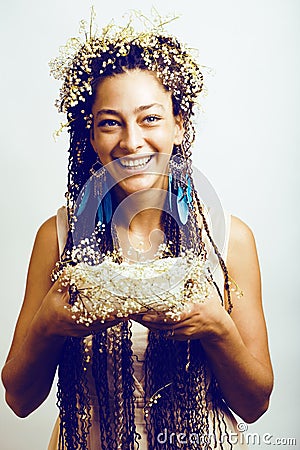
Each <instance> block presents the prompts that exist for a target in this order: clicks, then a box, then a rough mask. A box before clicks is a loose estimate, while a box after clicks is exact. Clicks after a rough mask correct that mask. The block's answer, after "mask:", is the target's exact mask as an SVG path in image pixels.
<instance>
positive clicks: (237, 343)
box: [202, 320, 273, 423]
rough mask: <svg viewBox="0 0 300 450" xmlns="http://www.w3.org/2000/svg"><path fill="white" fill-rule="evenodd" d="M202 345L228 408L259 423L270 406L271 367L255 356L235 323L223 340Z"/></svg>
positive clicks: (230, 322)
mask: <svg viewBox="0 0 300 450" xmlns="http://www.w3.org/2000/svg"><path fill="white" fill-rule="evenodd" d="M202 345H203V348H204V350H205V352H206V354H207V357H208V359H209V361H210V365H211V369H212V371H213V373H214V375H215V377H216V379H217V381H218V384H219V387H220V389H221V391H222V394H223V396H224V399H225V401H226V403H227V404H228V406H229V407H230V408H231V409H232V410H233V411H234V412H235V413H237V414H238V415H239V416H240V417H241V418H242V419H243V420H245V422H248V423H251V422H254V421H255V420H257V419H258V418H259V417H260V416H261V415H262V414H263V413H264V412H265V411H266V409H267V407H268V404H269V397H270V393H271V391H272V387H273V373H272V369H271V366H266V365H263V364H262V363H261V362H260V361H259V360H258V359H256V358H255V357H254V356H253V355H252V354H251V352H250V351H249V349H248V348H247V347H246V346H245V344H244V342H243V340H242V338H241V336H240V334H239V332H238V330H237V328H236V326H235V324H234V322H233V321H232V320H229V321H228V327H227V330H226V331H225V332H224V333H223V334H222V336H221V337H220V338H214V339H207V340H203V342H202Z"/></svg>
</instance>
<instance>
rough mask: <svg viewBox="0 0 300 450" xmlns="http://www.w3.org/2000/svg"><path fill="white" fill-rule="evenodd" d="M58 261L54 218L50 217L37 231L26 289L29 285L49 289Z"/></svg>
mask: <svg viewBox="0 0 300 450" xmlns="http://www.w3.org/2000/svg"><path fill="white" fill-rule="evenodd" d="M58 259H59V249H58V238H57V226H56V216H53V217H50V218H49V219H48V220H46V221H45V222H44V223H43V224H42V225H41V226H40V228H39V229H38V232H37V234H36V238H35V242H34V246H33V250H32V254H31V259H30V264H29V270H28V278H27V289H26V293H27V291H28V288H30V287H31V285H37V284H42V285H44V286H45V289H46V288H48V289H49V288H50V286H51V280H50V275H51V272H52V270H53V267H54V265H55V263H56V261H57V260H58Z"/></svg>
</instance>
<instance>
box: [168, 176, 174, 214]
mask: <svg viewBox="0 0 300 450" xmlns="http://www.w3.org/2000/svg"><path fill="white" fill-rule="evenodd" d="M172 179H173V175H172V173H171V172H169V177H168V180H169V181H168V192H169V208H170V211H172Z"/></svg>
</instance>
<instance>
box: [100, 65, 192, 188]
mask: <svg viewBox="0 0 300 450" xmlns="http://www.w3.org/2000/svg"><path fill="white" fill-rule="evenodd" d="M92 113H93V117H94V124H93V132H92V133H91V144H92V146H93V148H94V150H95V151H96V153H97V154H98V156H99V159H100V161H101V162H102V164H103V165H107V164H109V163H112V164H109V165H108V170H109V172H110V173H111V175H112V176H113V178H114V179H115V180H116V181H117V182H118V186H119V187H120V188H121V189H122V191H123V192H124V193H125V194H126V195H128V194H131V193H134V192H137V191H139V190H142V189H151V188H165V189H166V177H164V176H162V175H161V174H164V173H165V169H166V166H167V162H168V160H169V158H170V155H171V153H172V150H173V146H174V145H180V144H181V142H182V138H183V133H184V129H183V124H182V118H181V116H176V117H175V116H174V114H173V105H172V98H171V93H170V92H167V91H166V90H165V89H164V87H163V86H162V84H161V83H160V81H159V80H158V79H157V78H156V77H155V75H154V74H152V73H151V72H148V71H142V70H131V71H128V72H126V73H122V74H118V75H114V76H112V77H109V78H105V79H104V80H103V81H101V82H100V83H99V85H98V87H97V91H96V96H95V102H94V105H93V107H92Z"/></svg>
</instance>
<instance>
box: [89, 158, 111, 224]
mask: <svg viewBox="0 0 300 450" xmlns="http://www.w3.org/2000/svg"><path fill="white" fill-rule="evenodd" d="M97 164H99V165H100V167H99V169H98V170H96V167H97ZM91 173H92V175H93V177H94V191H95V192H94V194H95V197H96V198H98V201H99V205H98V208H97V222H98V223H99V222H100V223H101V224H104V223H109V222H110V220H111V217H112V200H111V194H110V191H109V189H108V186H107V180H106V175H107V173H106V169H105V168H104V167H103V166H102V164H101V163H100V162H99V161H96V163H95V164H93V166H92V169H91Z"/></svg>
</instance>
